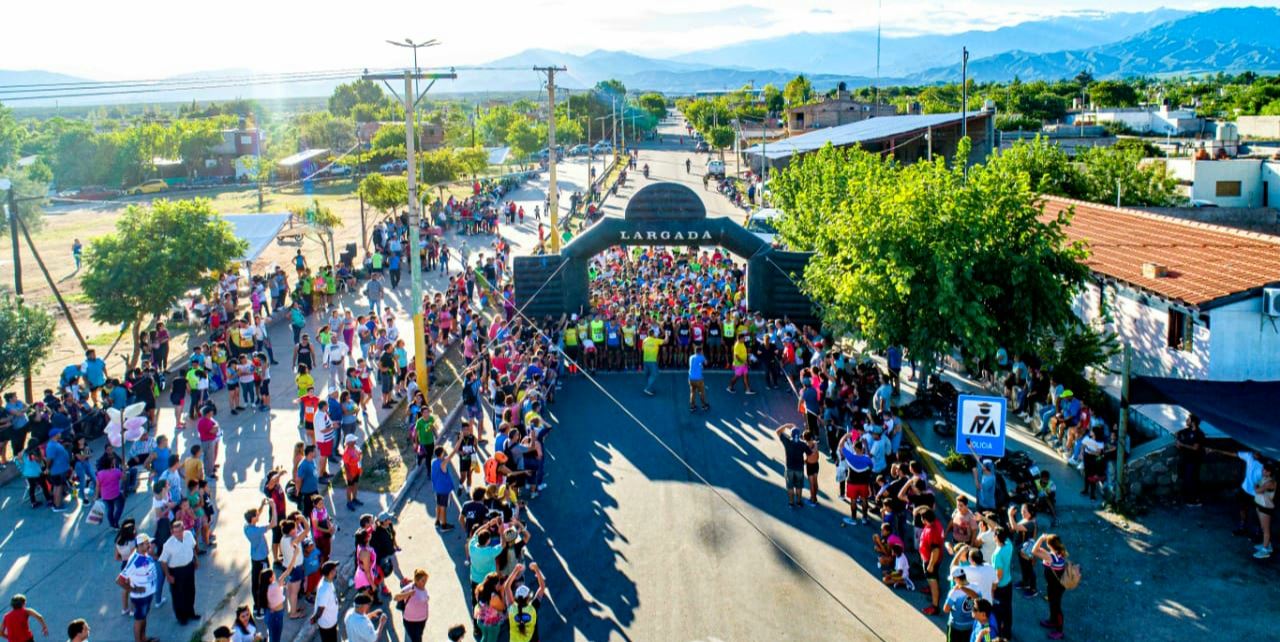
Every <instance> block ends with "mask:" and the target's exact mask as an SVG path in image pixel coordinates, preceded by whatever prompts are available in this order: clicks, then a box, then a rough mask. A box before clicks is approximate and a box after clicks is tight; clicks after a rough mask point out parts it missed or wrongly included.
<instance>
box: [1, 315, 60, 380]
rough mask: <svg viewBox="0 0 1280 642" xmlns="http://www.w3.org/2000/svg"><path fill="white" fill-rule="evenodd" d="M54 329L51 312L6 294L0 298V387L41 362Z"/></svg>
mask: <svg viewBox="0 0 1280 642" xmlns="http://www.w3.org/2000/svg"><path fill="white" fill-rule="evenodd" d="M53 330H54V322H53V315H51V314H49V313H48V312H47V311H45V310H43V309H41V308H38V307H35V306H32V305H23V304H21V303H19V302H18V301H17V300H16V299H14V298H12V297H10V296H8V295H5V296H4V297H3V298H0V390H8V389H9V387H10V386H12V385H13V384H14V382H15V381H17V380H18V377H21V376H23V375H24V374H26V373H28V372H32V371H35V370H38V369H39V368H40V366H41V365H43V364H44V360H45V359H46V358H47V357H48V356H49V348H50V347H51V346H52V345H53Z"/></svg>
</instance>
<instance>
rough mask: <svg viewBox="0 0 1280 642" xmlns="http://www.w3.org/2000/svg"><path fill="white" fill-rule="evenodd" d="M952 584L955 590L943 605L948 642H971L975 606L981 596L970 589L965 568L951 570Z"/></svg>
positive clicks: (952, 590)
mask: <svg viewBox="0 0 1280 642" xmlns="http://www.w3.org/2000/svg"><path fill="white" fill-rule="evenodd" d="M951 582H952V583H953V585H954V588H952V589H951V592H950V593H948V594H947V599H946V600H945V601H944V602H943V604H942V612H943V613H946V614H947V642H969V640H970V639H971V637H972V635H973V625H974V618H973V606H974V603H975V602H976V601H977V600H979V599H981V596H980V595H979V594H978V592H977V591H975V590H973V589H972V588H969V579H968V577H966V576H965V571H964V567H963V566H956V567H953V568H952V569H951Z"/></svg>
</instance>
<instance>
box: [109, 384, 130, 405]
mask: <svg viewBox="0 0 1280 642" xmlns="http://www.w3.org/2000/svg"><path fill="white" fill-rule="evenodd" d="M107 398H108V400H109V401H110V402H111V404H110V405H111V407H112V408H115V409H116V410H121V411H123V410H124V408H125V406H127V405H129V391H128V390H125V388H124V386H122V385H120V382H118V381H116V380H115V379H111V380H109V381H107Z"/></svg>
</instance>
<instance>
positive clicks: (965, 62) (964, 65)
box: [960, 47, 969, 164]
mask: <svg viewBox="0 0 1280 642" xmlns="http://www.w3.org/2000/svg"><path fill="white" fill-rule="evenodd" d="M960 51H961V52H962V53H961V61H960V137H961V138H964V137H965V136H968V135H969V48H968V47H961V48H960ZM966 164H967V163H966Z"/></svg>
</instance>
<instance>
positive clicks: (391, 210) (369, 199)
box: [359, 174, 409, 214]
mask: <svg viewBox="0 0 1280 642" xmlns="http://www.w3.org/2000/svg"><path fill="white" fill-rule="evenodd" d="M359 192H360V196H362V197H364V202H365V203H368V204H369V207H372V208H373V209H375V210H378V211H380V212H382V213H384V214H395V212H396V210H397V209H399V208H401V207H405V206H407V205H408V204H409V184H408V183H407V182H406V181H405V179H403V178H399V177H390V178H388V177H386V176H383V175H382V174H370V175H368V176H366V177H365V178H364V180H362V181H360V187H359Z"/></svg>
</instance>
